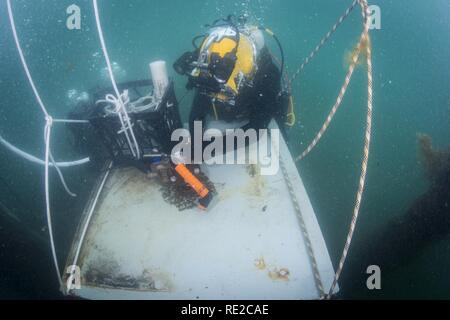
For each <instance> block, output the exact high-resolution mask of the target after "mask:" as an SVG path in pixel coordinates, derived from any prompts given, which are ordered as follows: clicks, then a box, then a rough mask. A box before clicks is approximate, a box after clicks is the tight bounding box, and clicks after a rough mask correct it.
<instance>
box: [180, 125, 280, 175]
mask: <svg viewBox="0 0 450 320" xmlns="http://www.w3.org/2000/svg"><path fill="white" fill-rule="evenodd" d="M224 133H225V134H224ZM171 139H172V141H174V142H178V144H177V145H175V147H174V148H173V150H172V154H171V158H172V161H173V162H174V163H175V164H177V163H180V162H183V163H185V164H202V163H204V164H207V165H214V164H238V165H243V164H249V165H250V164H252V165H258V166H259V168H260V170H261V172H260V173H261V175H266V176H267V175H276V174H277V173H278V170H279V167H280V130H279V129H260V130H258V131H257V130H255V129H248V130H245V131H244V130H242V129H226V130H225V132H222V131H221V130H218V129H208V130H206V131H205V132H203V124H202V122H201V121H195V122H194V136H193V137H191V134H190V132H189V130H187V129H177V130H175V131H174V132H173V133H172V138H171ZM205 144H207V145H206V146H205Z"/></svg>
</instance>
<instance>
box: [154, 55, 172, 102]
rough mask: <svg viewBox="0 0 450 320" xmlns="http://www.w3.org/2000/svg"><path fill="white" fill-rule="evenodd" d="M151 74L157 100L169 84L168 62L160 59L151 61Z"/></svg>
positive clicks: (162, 95) (161, 96)
mask: <svg viewBox="0 0 450 320" xmlns="http://www.w3.org/2000/svg"><path fill="white" fill-rule="evenodd" d="M150 74H151V76H152V81H153V91H154V94H155V97H156V99H157V100H161V99H162V98H163V97H164V93H165V92H166V89H167V87H168V86H169V76H168V75H167V68H166V62H165V61H162V60H159V61H154V62H152V63H150Z"/></svg>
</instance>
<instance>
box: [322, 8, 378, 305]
mask: <svg viewBox="0 0 450 320" xmlns="http://www.w3.org/2000/svg"><path fill="white" fill-rule="evenodd" d="M359 4H360V5H361V10H362V15H363V18H364V21H365V24H364V34H365V38H364V39H363V41H366V44H367V45H366V47H367V119H366V132H365V140H364V152H363V160H362V164H361V175H360V179H359V186H358V191H357V194H356V201H355V207H354V209H353V216H352V220H351V223H350V227H349V231H348V234H347V239H346V241H345V246H344V249H343V251H342V256H341V259H340V260H339V266H338V269H337V270H336V274H335V276H334V280H333V284H332V285H331V288H330V291H329V293H328V298H331V295H332V294H333V291H334V288H335V287H336V285H337V282H338V281H339V277H340V275H341V273H342V270H343V269H344V264H345V261H346V259H347V255H348V251H349V249H350V244H351V242H352V238H353V234H354V232H355V229H356V222H357V220H358V215H359V209H360V207H361V200H362V196H363V193H364V186H365V181H366V174H367V165H368V161H369V150H370V140H371V134H372V109H373V89H372V85H373V77H372V76H373V70H372V49H371V43H370V34H369V29H370V22H371V21H370V9H369V5H368V3H367V0H359Z"/></svg>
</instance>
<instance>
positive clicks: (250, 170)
mask: <svg viewBox="0 0 450 320" xmlns="http://www.w3.org/2000/svg"><path fill="white" fill-rule="evenodd" d="M246 169H247V173H248V174H249V175H250V177H252V178H254V177H255V176H256V175H257V174H258V171H259V170H258V169H259V168H258V166H257V165H255V164H250V165H248V166H247V168H246Z"/></svg>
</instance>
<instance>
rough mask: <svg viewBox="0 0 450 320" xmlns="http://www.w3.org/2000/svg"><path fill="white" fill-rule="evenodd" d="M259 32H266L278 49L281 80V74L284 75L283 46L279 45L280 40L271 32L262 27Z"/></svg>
mask: <svg viewBox="0 0 450 320" xmlns="http://www.w3.org/2000/svg"><path fill="white" fill-rule="evenodd" d="M259 29H260V30H262V31H265V32H267V33H268V34H269V35H270V36H271V37H272V38H273V39H274V40H275V42H276V43H277V45H278V48H279V49H280V54H281V66H280V76H281V78H283V73H284V61H285V60H284V50H283V46H282V45H281V42H280V39H278V37H277V36H276V35H275V33H273V32H272V31H271V30H269V29H267V28H264V27H263V26H260V27H259Z"/></svg>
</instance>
